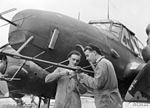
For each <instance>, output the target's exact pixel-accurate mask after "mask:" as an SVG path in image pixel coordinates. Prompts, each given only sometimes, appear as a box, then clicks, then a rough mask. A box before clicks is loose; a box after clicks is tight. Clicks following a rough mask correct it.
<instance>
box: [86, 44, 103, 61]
mask: <svg viewBox="0 0 150 108" xmlns="http://www.w3.org/2000/svg"><path fill="white" fill-rule="evenodd" d="M84 53H85V56H86V59H87V60H88V61H89V62H91V63H95V62H96V60H97V58H98V57H99V56H100V55H101V51H100V49H99V48H98V47H97V46H95V45H93V44H89V45H88V46H86V47H85V49H84Z"/></svg>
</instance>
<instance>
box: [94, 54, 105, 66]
mask: <svg viewBox="0 0 150 108" xmlns="http://www.w3.org/2000/svg"><path fill="white" fill-rule="evenodd" d="M103 58H105V57H104V56H101V57H99V58H98V59H97V60H96V64H97V63H99V62H100V61H101V60H102V59H103Z"/></svg>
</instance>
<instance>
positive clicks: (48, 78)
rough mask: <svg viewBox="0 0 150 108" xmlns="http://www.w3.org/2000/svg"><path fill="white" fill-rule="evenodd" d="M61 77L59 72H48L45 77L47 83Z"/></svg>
mask: <svg viewBox="0 0 150 108" xmlns="http://www.w3.org/2000/svg"><path fill="white" fill-rule="evenodd" d="M59 77H60V74H59V73H51V74H48V75H47V76H46V78H45V83H48V82H52V81H54V80H56V79H58V78H59Z"/></svg>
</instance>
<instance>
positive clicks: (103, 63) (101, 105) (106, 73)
mask: <svg viewBox="0 0 150 108" xmlns="http://www.w3.org/2000/svg"><path fill="white" fill-rule="evenodd" d="M94 71H95V73H94V77H91V76H88V75H87V74H84V73H81V74H79V81H80V82H82V83H83V84H85V85H86V86H87V87H88V88H89V89H90V90H92V92H93V95H94V98H95V105H96V108H121V107H122V103H121V102H122V99H121V96H120V93H119V90H118V82H117V78H116V74H115V71H114V68H113V65H112V63H111V62H110V61H108V60H107V59H105V58H104V57H103V58H102V57H100V58H99V59H98V60H97V61H96V66H95V69H94Z"/></svg>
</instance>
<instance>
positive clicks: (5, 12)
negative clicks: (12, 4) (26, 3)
mask: <svg viewBox="0 0 150 108" xmlns="http://www.w3.org/2000/svg"><path fill="white" fill-rule="evenodd" d="M16 9H17V8H12V9H9V10H6V11H4V12H1V13H0V15H4V14H7V13H9V12H12V11H15V10H16Z"/></svg>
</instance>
